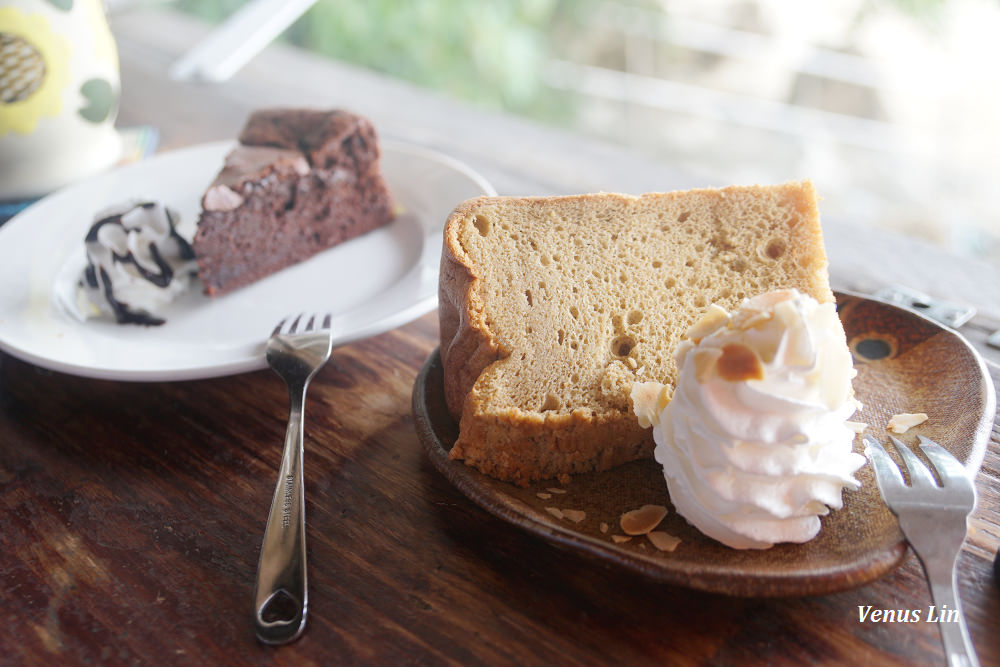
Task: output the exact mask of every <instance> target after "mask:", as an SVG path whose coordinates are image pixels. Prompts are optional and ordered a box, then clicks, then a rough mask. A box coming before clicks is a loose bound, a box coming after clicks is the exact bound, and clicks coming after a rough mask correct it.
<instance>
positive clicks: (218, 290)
mask: <svg viewBox="0 0 1000 667" xmlns="http://www.w3.org/2000/svg"><path fill="white" fill-rule="evenodd" d="M239 141H240V143H239V146H237V147H236V148H235V149H234V150H233V151H232V152H231V153H230V154H229V155H228V156H227V157H226V163H225V166H224V167H223V169H222V171H221V172H220V173H219V175H218V176H217V177H216V179H215V181H214V182H213V183H212V185H211V186H210V187H209V188H208V190H207V191H206V192H205V195H204V197H203V198H202V214H201V218H200V219H199V222H198V230H197V232H196V233H195V237H194V241H193V244H192V245H193V246H194V251H195V254H196V256H197V258H198V275H199V277H200V278H201V281H202V283H203V285H204V290H205V293H206V294H208V295H210V296H219V295H222V294H226V293H228V292H231V291H232V290H235V289H237V288H240V287H243V286H245V285H248V284H250V283H252V282H254V281H257V280H259V279H261V278H263V277H264V276H267V275H270V274H272V273H274V272H275V271H278V270H280V269H283V268H285V267H287V266H290V265H292V264H296V263H298V262H301V261H304V260H306V259H308V258H310V257H312V256H313V255H315V254H316V253H318V252H320V251H321V250H325V249H327V248H330V247H332V246H334V245H337V244H339V243H343V242H345V241H348V240H350V239H353V238H355V237H357V236H360V235H361V234H364V233H366V232H368V231H371V230H373V229H375V228H376V227H379V226H381V225H384V224H386V223H388V222H389V221H390V220H392V218H393V204H392V198H391V196H390V193H389V189H388V187H387V186H386V183H385V181H384V180H383V178H382V174H381V172H380V168H379V146H378V140H377V137H376V134H375V128H374V127H373V126H372V124H371V122H370V121H368V120H367V119H365V118H363V117H361V116H358V115H355V114H352V113H349V112H346V111H341V110H334V111H318V110H307V109H269V110H263V111H257V112H255V113H254V114H253V115H251V117H250V118H249V120H248V121H247V124H246V126H245V127H244V128H243V131H242V132H241V134H240V137H239Z"/></svg>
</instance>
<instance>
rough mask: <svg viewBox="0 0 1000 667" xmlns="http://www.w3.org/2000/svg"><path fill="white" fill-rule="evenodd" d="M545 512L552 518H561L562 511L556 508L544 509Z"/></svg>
mask: <svg viewBox="0 0 1000 667" xmlns="http://www.w3.org/2000/svg"><path fill="white" fill-rule="evenodd" d="M545 511H546V512H548V513H549V514H551V515H552V516H554V517H555V518H557V519H561V518H563V513H562V510H561V509H559V508H558V507H546V508H545Z"/></svg>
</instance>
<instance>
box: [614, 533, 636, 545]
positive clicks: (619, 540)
mask: <svg viewBox="0 0 1000 667" xmlns="http://www.w3.org/2000/svg"><path fill="white" fill-rule="evenodd" d="M611 539H612V540H614V542H615V544H622V543H623V542H628V541H629V540H631V539H632V538H631V537H629V536H628V535H612V536H611Z"/></svg>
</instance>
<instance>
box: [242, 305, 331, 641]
mask: <svg viewBox="0 0 1000 667" xmlns="http://www.w3.org/2000/svg"><path fill="white" fill-rule="evenodd" d="M317 329H319V330H317ZM332 348H333V334H332V332H331V331H330V316H329V315H326V316H324V317H323V319H322V320H319V316H316V315H313V316H310V317H308V318H307V317H305V316H304V315H300V316H298V317H296V318H295V319H286V320H282V321H281V322H280V323H279V324H278V326H277V327H275V329H274V333H272V334H271V337H270V339H268V341H267V352H266V356H267V363H268V365H269V366H270V367H271V368H272V370H274V372H276V373H277V374H278V375H280V376H281V378H282V379H283V380H284V381H285V384H287V385H288V397H289V403H290V404H291V407H290V410H289V416H288V429H287V430H286V432H285V447H284V450H283V452H282V455H281V468H280V470H279V473H278V483H277V485H276V487H275V489H274V497H273V498H272V500H271V510H270V513H269V514H268V517H267V525H266V527H265V529H264V540H263V543H262V544H261V547H260V561H259V563H258V565H257V582H256V585H255V586H254V628H255V631H256V634H257V638H258V639H260V640H261V641H262V642H265V643H267V644H285V643H287V642H290V641H292V640H294V639H296V638H298V636H299V635H300V634H302V631H303V630H304V629H305V625H306V615H307V613H308V609H309V593H308V585H307V576H306V527H305V516H306V514H305V486H304V483H303V465H302V459H303V449H304V447H303V445H304V437H305V415H304V411H303V410H304V406H305V399H306V390H307V389H308V387H309V381H310V380H311V379H312V377H313V376H314V375H315V374H316V371H318V370H319V369H320V368H322V367H323V365H324V364H325V363H326V362H327V360H328V359H329V358H330V352H331V350H332Z"/></svg>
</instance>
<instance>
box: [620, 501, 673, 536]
mask: <svg viewBox="0 0 1000 667" xmlns="http://www.w3.org/2000/svg"><path fill="white" fill-rule="evenodd" d="M665 516H667V508H666V507H664V506H663V505H643V506H642V507H640V508H639V509H637V510H632V511H631V512H625V514H622V516H621V519H620V521H619V523H620V524H621V527H622V531H623V532H624V533H625V534H626V535H645V534H646V533H648V532H650V531H651V530H653V529H654V528H656V527H657V526H658V525H660V522H661V521H663V517H665Z"/></svg>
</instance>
